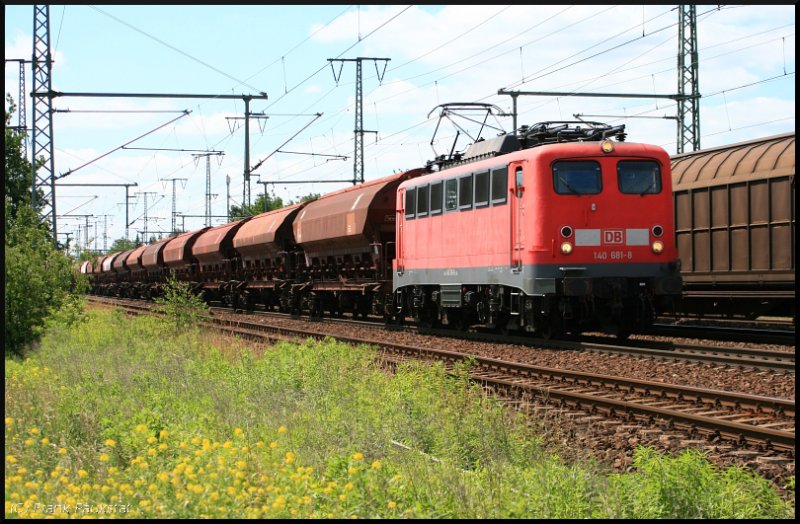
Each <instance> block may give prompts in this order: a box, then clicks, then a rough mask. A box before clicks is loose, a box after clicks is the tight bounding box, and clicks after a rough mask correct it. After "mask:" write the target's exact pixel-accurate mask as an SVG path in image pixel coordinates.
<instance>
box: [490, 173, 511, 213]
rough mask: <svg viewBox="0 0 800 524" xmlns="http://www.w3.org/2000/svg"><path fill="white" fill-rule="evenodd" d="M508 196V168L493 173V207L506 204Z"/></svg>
mask: <svg viewBox="0 0 800 524" xmlns="http://www.w3.org/2000/svg"><path fill="white" fill-rule="evenodd" d="M507 194H508V168H507V167H503V168H501V169H495V170H493V171H492V205H493V206H499V205H502V204H505V203H506V195H507Z"/></svg>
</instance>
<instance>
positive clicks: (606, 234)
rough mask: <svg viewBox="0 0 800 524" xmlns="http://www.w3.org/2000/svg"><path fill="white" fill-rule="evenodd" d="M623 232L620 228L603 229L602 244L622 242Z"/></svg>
mask: <svg viewBox="0 0 800 524" xmlns="http://www.w3.org/2000/svg"><path fill="white" fill-rule="evenodd" d="M623 239H624V237H623V233H622V230H621V229H604V230H603V244H622V242H623Z"/></svg>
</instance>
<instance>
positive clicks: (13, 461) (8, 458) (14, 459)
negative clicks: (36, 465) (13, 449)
mask: <svg viewBox="0 0 800 524" xmlns="http://www.w3.org/2000/svg"><path fill="white" fill-rule="evenodd" d="M6 460H7V461H8V462H9V463H10V464H14V463H15V462H16V461H17V459H16V458H14V455H6Z"/></svg>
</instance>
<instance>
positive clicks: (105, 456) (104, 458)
mask: <svg viewBox="0 0 800 524" xmlns="http://www.w3.org/2000/svg"><path fill="white" fill-rule="evenodd" d="M108 458H109V457H108V453H101V454H100V457H99V459H100V462H108Z"/></svg>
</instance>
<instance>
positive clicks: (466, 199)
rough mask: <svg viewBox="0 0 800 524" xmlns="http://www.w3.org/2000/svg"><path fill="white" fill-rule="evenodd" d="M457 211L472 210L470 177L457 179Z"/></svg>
mask: <svg viewBox="0 0 800 524" xmlns="http://www.w3.org/2000/svg"><path fill="white" fill-rule="evenodd" d="M458 209H461V210H464V209H472V175H467V176H463V177H461V178H459V179H458Z"/></svg>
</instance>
